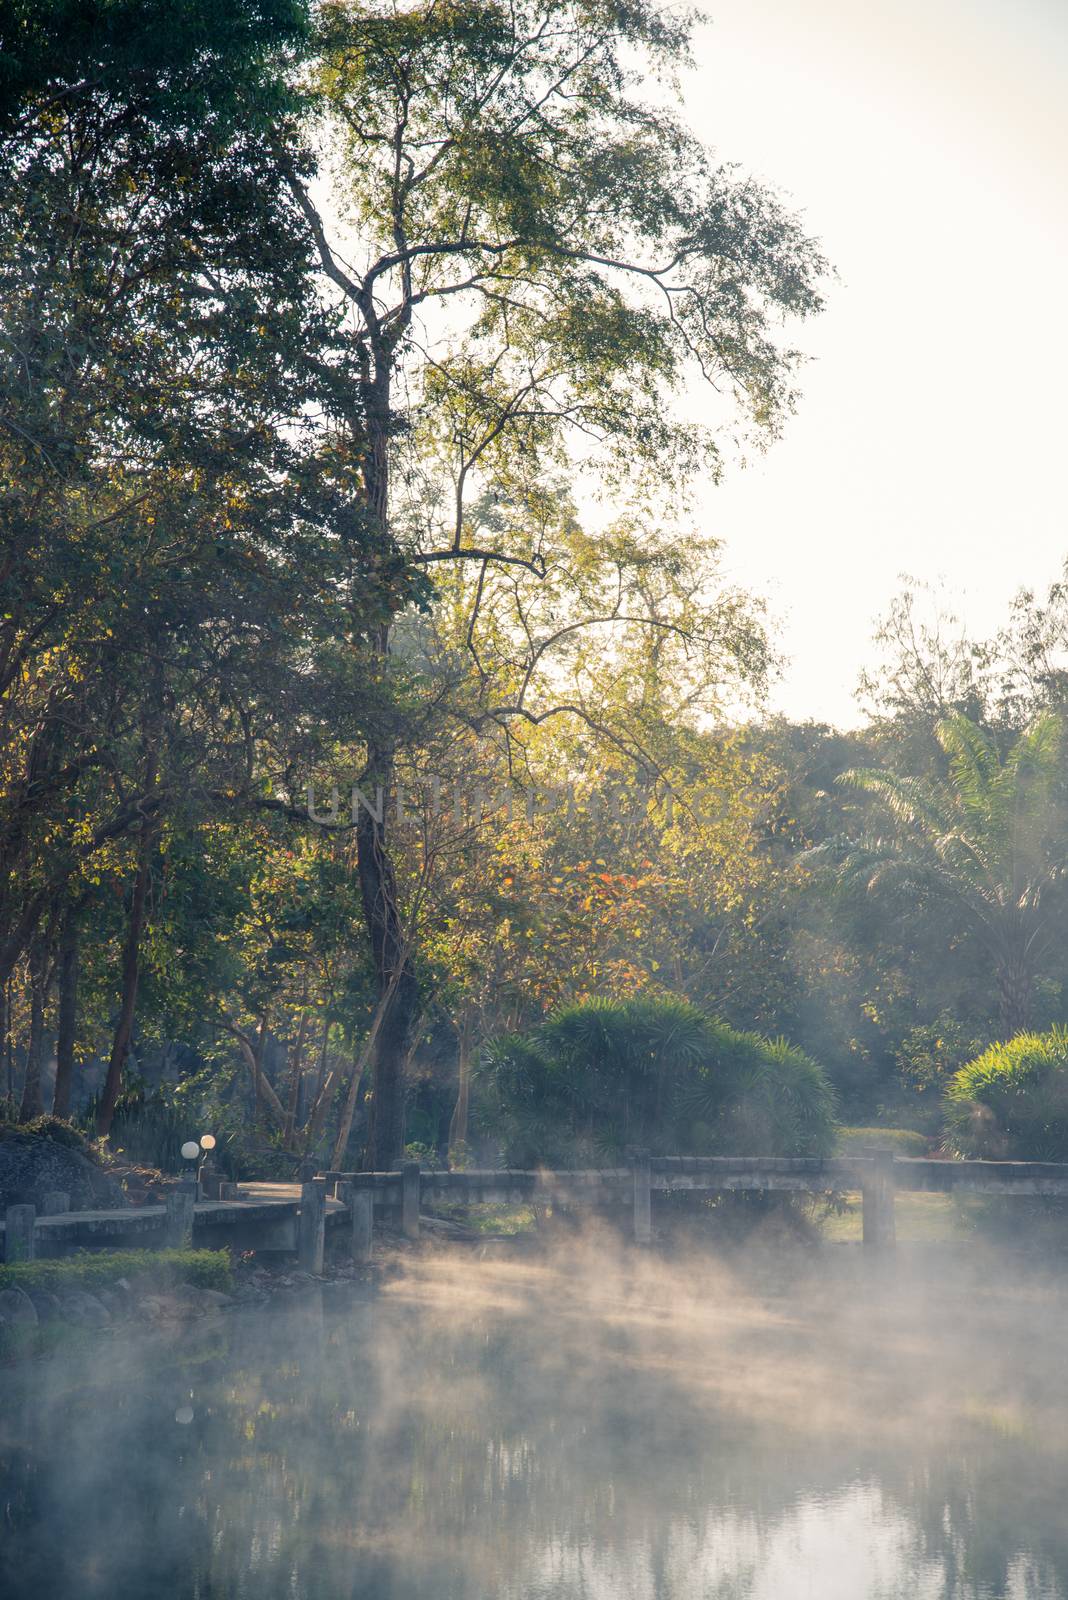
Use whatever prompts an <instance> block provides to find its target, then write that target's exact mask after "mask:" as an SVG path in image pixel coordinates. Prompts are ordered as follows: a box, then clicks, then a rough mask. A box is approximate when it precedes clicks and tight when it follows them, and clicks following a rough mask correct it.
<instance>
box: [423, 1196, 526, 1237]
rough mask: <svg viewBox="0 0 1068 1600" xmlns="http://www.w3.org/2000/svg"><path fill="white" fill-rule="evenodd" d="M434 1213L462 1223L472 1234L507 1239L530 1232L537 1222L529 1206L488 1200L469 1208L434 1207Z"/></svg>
mask: <svg viewBox="0 0 1068 1600" xmlns="http://www.w3.org/2000/svg"><path fill="white" fill-rule="evenodd" d="M434 1213H435V1215H437V1216H439V1217H444V1218H446V1220H447V1221H449V1222H459V1223H462V1224H463V1226H464V1227H465V1228H470V1230H471V1232H472V1233H493V1234H507V1235H508V1236H509V1237H511V1236H512V1235H513V1234H517V1233H529V1232H531V1231H532V1229H534V1228H536V1227H537V1221H538V1219H537V1217H536V1216H535V1215H534V1210H533V1207H531V1206H526V1205H518V1206H517V1205H507V1204H505V1203H503V1202H502V1203H500V1204H498V1203H496V1202H494V1201H490V1200H486V1201H482V1202H479V1203H477V1204H475V1205H470V1206H463V1205H444V1206H435V1207H434Z"/></svg>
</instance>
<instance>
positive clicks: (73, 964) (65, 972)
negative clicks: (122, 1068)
mask: <svg viewBox="0 0 1068 1600" xmlns="http://www.w3.org/2000/svg"><path fill="white" fill-rule="evenodd" d="M77 1028H78V918H77V914H76V912H75V911H74V910H73V908H72V909H70V910H69V911H68V912H67V915H66V916H65V918H64V919H63V932H62V933H61V935H60V942H59V1018H58V1022H57V1027H56V1088H55V1093H54V1095H53V1096H52V1114H53V1115H54V1116H57V1117H69V1116H70V1099H71V1087H72V1084H73V1081H74V1041H75V1037H76V1034H77Z"/></svg>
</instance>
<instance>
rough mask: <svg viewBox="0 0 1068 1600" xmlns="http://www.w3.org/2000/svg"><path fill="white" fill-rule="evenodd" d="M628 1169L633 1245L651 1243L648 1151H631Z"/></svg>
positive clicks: (651, 1210)
mask: <svg viewBox="0 0 1068 1600" xmlns="http://www.w3.org/2000/svg"><path fill="white" fill-rule="evenodd" d="M629 1155H630V1169H631V1173H632V1175H633V1178H634V1243H635V1244H652V1242H653V1188H652V1173H651V1171H650V1168H649V1152H648V1150H631V1151H630V1152H629Z"/></svg>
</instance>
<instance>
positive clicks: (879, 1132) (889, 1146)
mask: <svg viewBox="0 0 1068 1600" xmlns="http://www.w3.org/2000/svg"><path fill="white" fill-rule="evenodd" d="M928 1143H929V1141H928V1140H927V1139H925V1138H924V1136H923V1134H922V1133H917V1132H916V1131H915V1129H913V1128H839V1130H838V1150H839V1153H840V1154H846V1153H848V1152H850V1151H852V1152H853V1153H854V1154H856V1153H857V1151H859V1150H860V1148H861V1147H862V1146H864V1145H867V1146H868V1147H869V1148H871V1147H874V1148H875V1149H880V1150H892V1151H893V1152H894V1154H895V1155H896V1156H925V1155H926V1154H927V1148H928Z"/></svg>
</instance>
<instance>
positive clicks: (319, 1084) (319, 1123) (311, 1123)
mask: <svg viewBox="0 0 1068 1600" xmlns="http://www.w3.org/2000/svg"><path fill="white" fill-rule="evenodd" d="M329 1050H330V1019H329V1017H327V1018H326V1020H325V1021H324V1022H323V1037H322V1039H321V1041H320V1044H319V1066H318V1070H317V1071H316V1074H315V1093H314V1094H313V1095H312V1103H311V1110H310V1111H309V1112H308V1121H307V1125H306V1126H305V1129H304V1154H305V1155H307V1154H308V1151H309V1150H310V1149H311V1147H312V1145H313V1144H314V1143H315V1142H316V1140H317V1139H318V1137H319V1135H320V1134H321V1133H322V1131H323V1123H324V1122H325V1121H326V1110H327V1106H328V1105H329V1103H330V1095H331V1092H332V1090H333V1087H334V1073H333V1071H331V1072H330V1073H329V1074H328V1073H327V1070H326V1062H327V1056H328V1054H329Z"/></svg>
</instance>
